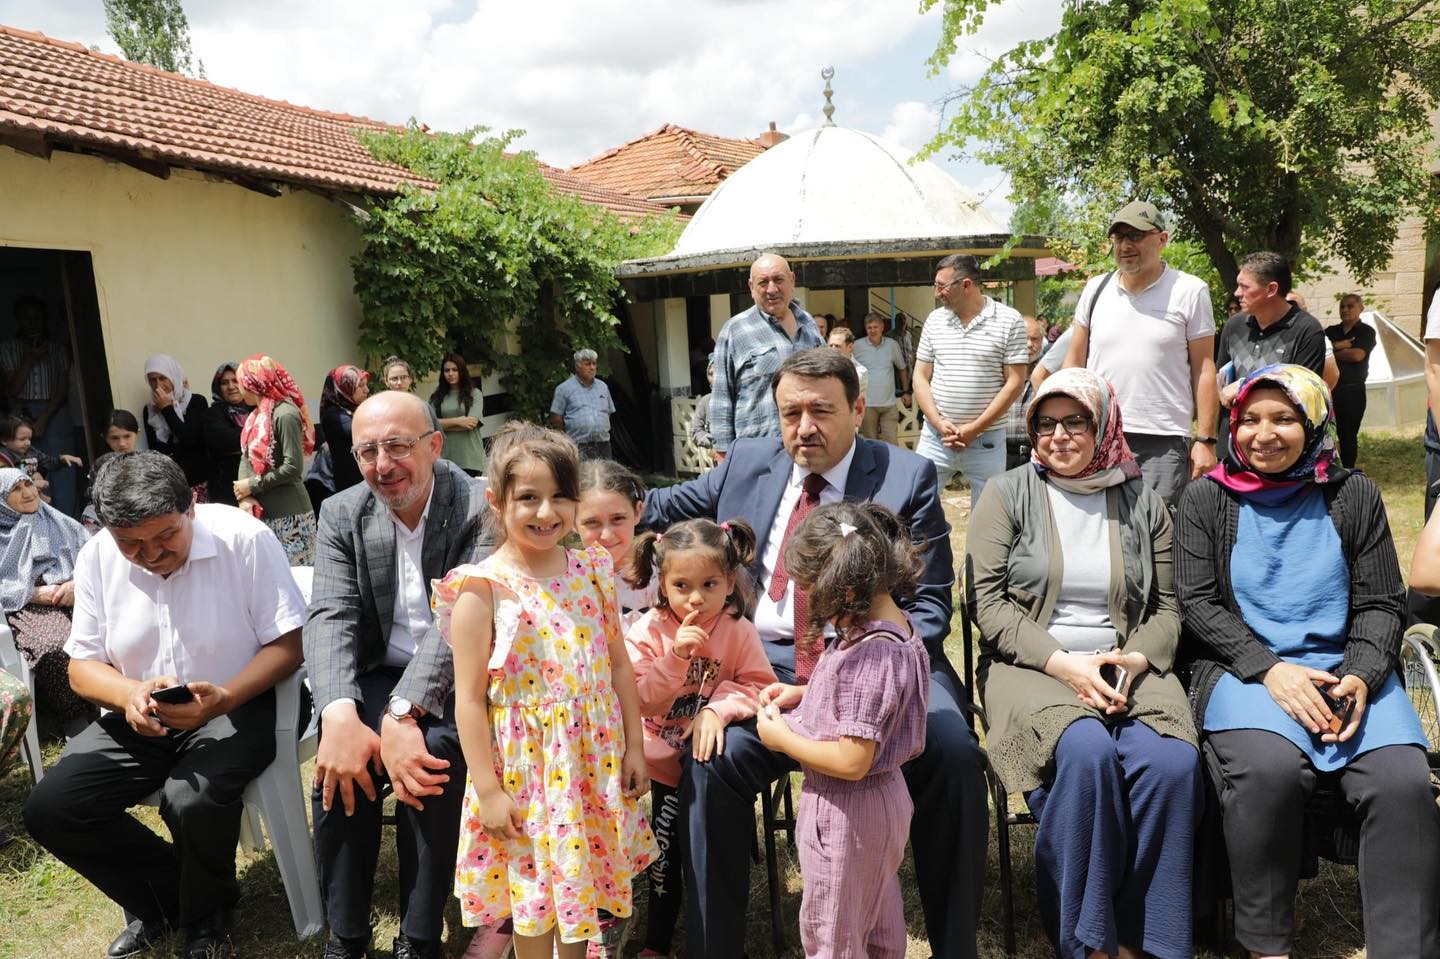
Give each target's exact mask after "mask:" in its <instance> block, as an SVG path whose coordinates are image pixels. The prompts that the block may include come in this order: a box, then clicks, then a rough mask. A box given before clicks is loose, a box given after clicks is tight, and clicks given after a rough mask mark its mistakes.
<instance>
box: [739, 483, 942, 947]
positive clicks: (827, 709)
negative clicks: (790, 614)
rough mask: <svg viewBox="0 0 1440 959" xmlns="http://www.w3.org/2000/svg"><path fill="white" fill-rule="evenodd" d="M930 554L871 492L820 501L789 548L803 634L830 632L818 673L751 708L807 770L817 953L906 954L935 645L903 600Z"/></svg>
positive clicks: (803, 920)
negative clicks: (914, 787)
mask: <svg viewBox="0 0 1440 959" xmlns="http://www.w3.org/2000/svg"><path fill="white" fill-rule="evenodd" d="M921 567H922V563H921V560H920V554H919V551H918V550H917V549H916V548H915V546H914V545H913V544H912V543H911V540H910V536H909V534H908V532H907V531H906V529H905V527H904V526H903V525H902V524H901V522H900V521H899V520H898V519H896V517H895V514H894V513H891V512H890V511H889V510H887V509H885V507H883V506H877V505H875V504H857V503H843V502H842V503H832V504H830V505H828V506H821V507H817V508H816V509H815V510H813V511H812V512H811V513H810V514H809V515H808V516H806V517H805V519H804V520H803V521H802V522H801V523H800V525H799V526H798V527H796V529H795V532H794V534H793V535H792V537H791V540H790V544H789V546H787V547H786V550H785V568H786V569H787V570H788V571H789V572H790V576H791V578H792V579H793V580H794V581H795V585H796V587H797V593H796V599H795V605H796V606H797V607H798V608H797V611H796V616H797V620H802V621H807V622H808V623H809V626H810V629H809V631H808V633H807V634H806V635H805V636H804V638H803V639H802V640H800V642H810V643H819V642H822V639H823V634H824V631H825V630H826V628H827V626H833V627H834V633H835V637H834V641H833V642H832V643H831V645H830V646H829V648H827V649H826V650H825V651H824V655H822V656H821V657H820V661H819V663H818V664H817V665H816V667H815V672H814V674H813V675H812V676H811V677H810V683H809V685H808V686H787V685H785V684H782V683H776V684H774V685H772V686H770V687H768V688H766V689H765V690H763V691H762V692H761V694H760V702H761V704H762V706H763V709H762V710H761V712H760V714H759V716H757V717H756V727H757V730H758V732H759V734H760V739H761V740H762V741H763V742H764V743H765V745H767V746H769V747H770V748H771V749H773V750H775V751H777V752H783V753H785V754H786V755H788V756H790V757H791V758H792V759H794V760H795V761H796V762H798V763H799V764H800V765H801V767H802V768H803V770H804V773H805V785H804V787H803V789H802V791H801V793H800V812H799V816H798V822H797V825H796V832H797V834H798V837H799V845H800V872H801V875H802V876H803V877H804V881H805V893H804V898H803V900H802V901H801V905H800V939H801V942H802V943H803V944H804V946H805V955H806V956H808V957H815V956H827V957H828V956H836V957H850V956H853V957H857V959H858V957H871V959H873V957H889V956H894V957H900V956H904V955H905V911H904V907H903V906H902V904H901V900H900V879H899V876H898V874H897V873H898V870H899V868H900V861H901V859H902V858H904V855H905V842H906V840H907V838H908V837H909V834H910V814H911V811H912V809H913V806H912V804H911V801H910V792H909V790H908V789H907V788H906V786H905V780H904V778H903V777H902V776H901V774H900V766H901V764H903V763H905V762H908V761H909V760H911V759H914V758H915V757H916V756H918V755H920V751H921V749H922V748H923V747H924V745H925V711H926V706H927V705H928V699H929V689H930V678H929V677H930V658H929V656H928V655H927V654H926V652H925V645H924V643H923V642H922V641H921V639H920V637H919V635H918V634H917V633H916V632H915V627H914V626H913V625H912V624H911V622H910V619H909V617H908V616H906V615H905V613H904V611H902V610H901V609H900V607H899V605H898V604H897V602H896V601H897V600H898V599H900V598H903V597H904V596H905V595H906V594H908V593H909V592H910V591H912V590H913V589H914V588H915V584H916V580H917V579H918V577H919V575H920V571H921ZM806 605H808V615H807V614H806V611H805V607H806ZM791 707H796V708H795V709H794V711H793V712H791V713H789V714H788V715H786V716H785V717H784V718H781V716H780V713H779V711H780V710H782V709H789V708H791Z"/></svg>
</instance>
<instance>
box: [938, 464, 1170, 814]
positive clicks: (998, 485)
mask: <svg viewBox="0 0 1440 959" xmlns="http://www.w3.org/2000/svg"><path fill="white" fill-rule="evenodd" d="M1105 492H1106V516H1107V519H1106V526H1107V527H1108V528H1109V530H1110V603H1109V612H1110V621H1111V622H1112V623H1113V624H1114V626H1115V631H1116V643H1117V645H1119V646H1121V647H1122V648H1125V649H1130V650H1137V651H1139V652H1142V653H1144V654H1145V658H1146V659H1147V660H1149V662H1150V669H1149V670H1148V671H1147V672H1146V673H1145V674H1144V675H1142V676H1137V677H1135V678H1134V679H1133V680H1132V682H1131V685H1130V709H1129V710H1128V713H1125V714H1119V715H1118V716H1117V717H1113V718H1120V716H1125V715H1128V716H1130V717H1133V718H1135V719H1137V720H1139V721H1141V722H1143V723H1145V724H1146V725H1147V726H1149V727H1150V728H1152V729H1154V730H1155V731H1156V732H1158V733H1161V734H1162V735H1166V736H1172V737H1175V738H1177V739H1183V740H1185V741H1186V742H1188V743H1190V744H1191V745H1192V746H1193V745H1195V744H1196V735H1195V724H1194V720H1193V719H1192V718H1191V714H1190V709H1189V704H1188V702H1187V700H1186V698H1185V690H1184V689H1183V688H1182V687H1181V685H1180V681H1179V680H1178V679H1177V678H1176V677H1175V675H1174V673H1172V672H1171V668H1172V667H1173V666H1174V663H1175V651H1176V647H1177V646H1178V645H1179V641H1180V613H1179V607H1178V606H1177V604H1176V601H1175V587H1174V580H1173V575H1172V569H1171V555H1170V553H1171V539H1172V531H1171V525H1170V513H1169V511H1168V510H1167V509H1166V508H1165V503H1164V501H1163V500H1162V499H1161V498H1160V497H1159V496H1158V495H1157V494H1156V493H1155V492H1154V491H1153V490H1151V489H1149V488H1147V487H1146V486H1145V485H1144V484H1143V483H1141V481H1140V480H1138V479H1135V480H1129V481H1127V482H1125V483H1122V484H1120V485H1118V486H1112V487H1110V488H1109V489H1107V490H1106V491H1105ZM965 562H966V577H965V580H966V593H967V596H966V601H967V602H968V603H969V605H970V610H971V616H972V619H973V621H974V623H975V624H976V626H977V628H978V629H979V630H980V674H979V686H980V692H981V696H982V699H983V702H984V705H985V713H986V720H987V732H986V749H987V751H988V753H989V755H990V762H991V765H993V766H994V767H995V770H996V771H997V772H998V773H999V774H1000V778H1001V779H1002V780H1004V782H1005V785H1006V787H1007V788H1008V789H1010V790H1011V791H1020V792H1023V791H1028V790H1030V789H1034V788H1036V787H1037V786H1040V785H1042V784H1044V783H1046V782H1048V781H1049V780H1050V779H1051V778H1052V777H1053V769H1054V759H1055V744H1056V743H1057V742H1059V740H1060V736H1061V735H1062V734H1063V733H1064V732H1065V730H1066V729H1067V728H1068V727H1069V725H1070V724H1071V723H1073V722H1074V721H1075V720H1077V719H1083V718H1085V717H1087V716H1090V717H1096V718H1099V719H1102V720H1105V719H1107V717H1106V716H1105V715H1104V714H1103V713H1101V712H1099V711H1098V710H1095V709H1093V708H1091V707H1089V706H1086V705H1084V704H1083V703H1081V702H1079V700H1077V699H1076V698H1075V691H1074V690H1072V689H1071V688H1070V687H1069V686H1067V685H1066V684H1065V683H1063V682H1061V681H1060V680H1058V679H1055V678H1054V677H1052V676H1047V675H1046V674H1045V672H1044V669H1045V663H1046V662H1047V661H1048V660H1049V658H1050V657H1051V655H1053V654H1054V653H1056V652H1059V651H1060V650H1061V646H1060V644H1059V643H1058V642H1056V641H1055V639H1054V638H1053V637H1052V636H1051V635H1050V634H1049V633H1048V632H1046V630H1045V626H1044V624H1046V623H1049V622H1050V617H1051V615H1052V613H1053V612H1054V609H1055V602H1056V600H1057V598H1058V597H1059V593H1060V582H1061V579H1062V572H1063V562H1064V549H1063V545H1062V544H1061V543H1060V539H1059V532H1058V531H1057V529H1056V526H1055V518H1054V515H1053V513H1052V512H1051V510H1050V499H1049V495H1048V493H1047V491H1046V483H1045V480H1043V479H1042V478H1041V477H1040V476H1039V474H1037V473H1036V472H1035V469H1034V467H1032V466H1030V465H1029V464H1026V465H1024V466H1021V467H1018V468H1016V469H1013V470H1010V471H1009V472H1007V473H1005V474H1004V475H1003V476H1000V477H997V478H996V479H994V480H991V481H990V482H989V483H987V484H986V485H985V492H984V493H983V494H982V495H981V497H980V502H979V503H978V504H976V507H975V513H974V515H973V516H972V517H971V519H970V525H969V528H968V530H967V531H966V559H965Z"/></svg>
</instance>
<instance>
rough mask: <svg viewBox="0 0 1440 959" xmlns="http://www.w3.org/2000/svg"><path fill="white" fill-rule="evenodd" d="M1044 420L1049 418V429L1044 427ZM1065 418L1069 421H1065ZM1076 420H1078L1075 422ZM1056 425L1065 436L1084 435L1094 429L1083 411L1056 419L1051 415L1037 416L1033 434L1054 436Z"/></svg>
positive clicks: (1093, 425)
mask: <svg viewBox="0 0 1440 959" xmlns="http://www.w3.org/2000/svg"><path fill="white" fill-rule="evenodd" d="M1046 420H1050V428H1049V429H1046V428H1045V421H1046ZM1067 420H1069V421H1070V422H1068V423H1067V422H1066V421H1067ZM1076 420H1079V421H1080V422H1079V423H1076V422H1075V421H1076ZM1072 424H1073V426H1072ZM1057 426H1058V427H1060V428H1061V429H1063V430H1064V431H1065V435H1066V436H1085V435H1087V434H1088V433H1090V432H1091V431H1092V430H1093V429H1095V424H1094V423H1093V422H1092V421H1091V419H1090V417H1088V416H1086V415H1085V414H1084V413H1071V414H1070V415H1069V416H1062V417H1060V418H1059V419H1058V420H1057V419H1051V417H1048V416H1037V417H1036V418H1035V435H1036V436H1037V437H1039V436H1054V435H1055V427H1057Z"/></svg>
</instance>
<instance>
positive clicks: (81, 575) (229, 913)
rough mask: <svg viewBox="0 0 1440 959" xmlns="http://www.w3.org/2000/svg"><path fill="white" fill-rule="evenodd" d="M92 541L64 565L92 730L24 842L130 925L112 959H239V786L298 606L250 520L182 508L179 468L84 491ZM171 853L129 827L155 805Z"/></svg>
mask: <svg viewBox="0 0 1440 959" xmlns="http://www.w3.org/2000/svg"><path fill="white" fill-rule="evenodd" d="M93 495H94V502H95V509H96V512H97V514H98V515H99V518H100V521H101V523H103V524H104V527H105V528H104V530H103V531H102V532H100V533H99V534H98V535H97V536H95V538H94V539H92V540H90V542H89V543H87V544H85V547H84V548H83V549H81V551H80V555H79V557H78V558H77V561H76V564H75V614H74V621H73V624H72V626H71V630H70V638H69V639H68V640H67V641H66V643H65V651H66V652H67V653H68V654H69V655H70V683H71V685H72V686H74V688H75V691H76V692H77V693H79V694H80V695H81V696H83V697H85V698H86V699H88V700H90V701H91V702H94V703H95V704H96V705H98V706H100V707H102V709H103V710H104V712H103V713H102V714H101V717H100V718H99V719H98V720H96V721H95V722H94V723H91V724H90V726H88V727H87V728H86V729H85V731H84V732H82V733H81V734H80V735H79V736H77V737H75V739H73V740H72V741H71V742H70V744H69V745H67V746H66V747H65V752H64V753H63V754H62V755H61V757H60V761H59V762H58V763H56V765H55V767H54V768H53V769H51V770H50V771H49V773H48V774H47V775H46V776H45V778H44V779H43V780H41V781H40V783H39V784H38V785H36V787H35V789H34V790H33V791H32V792H31V793H30V797H29V799H28V800H27V801H26V804H25V823H26V826H27V828H28V829H29V831H30V835H31V836H33V837H34V838H35V840H36V842H38V843H40V844H41V845H42V846H44V847H45V848H46V849H48V850H49V851H50V852H52V853H54V854H55V856H56V857H57V858H58V859H60V860H61V861H62V862H64V863H66V864H67V865H69V866H70V867H71V868H73V869H74V870H75V871H76V872H78V873H80V874H81V875H82V876H84V877H85V878H86V879H87V880H89V881H90V882H91V883H93V884H94V885H95V886H96V887H97V888H99V889H100V891H101V892H103V893H105V895H107V896H109V897H110V898H111V899H113V900H114V901H115V902H116V903H118V904H119V905H120V906H121V907H122V908H123V909H124V910H125V915H126V919H127V922H128V925H127V926H126V927H125V929H124V930H123V931H121V933H120V935H119V936H117V937H116V938H115V940H114V941H113V942H111V944H110V947H109V949H108V950H107V952H106V955H107V956H108V957H110V959H119V957H123V956H130V955H135V954H137V953H140V952H143V951H145V950H146V949H148V948H149V947H150V945H151V944H153V943H155V942H156V941H157V940H159V939H160V938H162V937H163V936H164V934H165V929H166V928H167V927H170V928H176V929H183V930H184V934H185V940H186V946H185V954H186V956H188V957H191V959H202V957H203V959H211V957H225V956H230V955H232V954H233V947H232V945H231V942H230V930H231V926H232V923H233V910H234V906H235V903H236V901H237V900H238V899H239V897H240V886H239V884H238V883H237V882H236V878H235V844H236V842H237V841H238V840H239V836H240V814H241V812H242V810H243V808H244V807H243V803H242V801H241V795H242V793H243V792H244V789H245V786H246V785H247V784H248V783H249V782H250V780H252V779H254V778H255V777H256V776H257V775H259V774H260V773H261V772H262V771H263V770H264V769H265V767H266V766H268V765H269V764H270V762H271V761H272V760H273V759H274V758H275V695H274V686H275V684H276V683H277V682H279V681H280V680H281V679H283V678H285V677H286V676H288V675H290V674H291V673H293V672H294V671H295V668H296V667H297V666H298V665H299V664H300V627H301V625H302V623H303V621H304V616H305V601H304V598H303V597H302V596H301V594H300V590H299V589H298V588H297V587H296V585H295V581H294V580H293V579H292V578H291V573H290V567H289V564H288V562H287V561H286V558H285V551H284V550H283V549H282V548H281V547H280V543H279V542H278V541H277V540H276V539H275V536H274V534H273V533H271V532H270V530H269V528H268V527H267V526H265V524H264V523H261V522H260V521H259V520H257V519H255V518H253V517H251V516H249V515H247V514H245V513H242V512H241V511H239V510H236V509H232V508H230V507H228V506H215V505H201V506H193V505H192V504H191V500H192V497H191V492H190V485H189V483H188V482H187V481H186V479H185V474H184V472H183V471H181V469H180V467H179V466H177V465H175V462H174V461H173V460H171V459H170V458H168V457H166V456H163V455H161V454H159V453H151V452H144V453H122V454H117V455H116V456H115V457H114V459H112V460H110V461H109V462H107V463H106V465H105V467H104V468H103V469H102V470H101V471H100V474H99V475H98V476H97V477H96V479H95V485H94V493H93ZM157 789H158V790H160V791H161V800H160V815H161V818H163V819H164V820H165V823H166V825H167V826H169V828H170V833H171V835H172V836H173V837H174V842H166V841H165V840H164V839H162V838H161V837H160V836H158V835H157V834H156V833H154V832H153V831H152V830H151V829H150V828H149V827H148V826H146V825H144V824H143V823H141V822H140V821H139V820H137V819H135V818H134V817H133V816H131V815H130V814H129V813H128V812H127V811H126V810H127V809H128V808H129V807H130V806H133V805H136V804H137V803H139V802H141V801H142V800H144V798H145V797H146V796H148V795H150V794H151V793H153V792H155V791H156V790H157Z"/></svg>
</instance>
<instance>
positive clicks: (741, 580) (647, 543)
mask: <svg viewBox="0 0 1440 959" xmlns="http://www.w3.org/2000/svg"><path fill="white" fill-rule="evenodd" d="M687 549H707V550H710V552H711V553H712V554H713V555H714V557H715V559H716V561H717V562H719V564H720V568H721V569H722V570H724V571H725V572H726V573H727V574H728V573H734V574H735V588H734V589H732V590H731V591H730V595H729V596H727V597H725V608H726V609H727V610H729V612H730V615H731V616H734V617H735V618H736V619H739V618H740V617H741V616H744V615H745V610H747V609H749V608H750V603H751V602H752V600H753V597H754V592H755V590H754V584H753V583H751V581H750V570H749V566H750V564H751V563H753V562H755V530H753V529H751V528H750V524H749V523H746V522H745V521H744V520H738V519H732V520H726V521H725V522H723V523H717V522H715V521H714V520H709V519H690V520H686V521H685V522H683V523H676V524H675V525H674V526H671V527H670V528H669V529H667V530H666V531H665V532H664V533H654V532H649V531H647V532H644V533H641V534H640V535H639V536H636V537H635V542H634V543H633V544H631V546H630V569H629V570H628V571H627V572H626V573H625V574H624V578H625V582H627V583H629V584H630V585H631V586H633V587H635V588H636V589H640V588H641V587H643V586H644V585H645V584H646V583H648V582H650V579H651V577H652V576H654V575H655V574H656V573H657V572H658V573H659V574H660V575H661V577H662V578H663V576H664V574H665V557H666V555H667V554H669V553H670V552H671V551H675V552H679V551H682V550H687ZM658 592H659V595H657V596H656V597H655V605H656V606H658V607H661V608H668V606H669V601H668V600H667V599H666V598H665V588H664V584H663V582H662V584H661V588H660V589H659V591H658Z"/></svg>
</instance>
